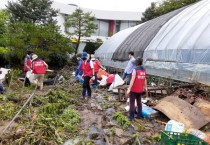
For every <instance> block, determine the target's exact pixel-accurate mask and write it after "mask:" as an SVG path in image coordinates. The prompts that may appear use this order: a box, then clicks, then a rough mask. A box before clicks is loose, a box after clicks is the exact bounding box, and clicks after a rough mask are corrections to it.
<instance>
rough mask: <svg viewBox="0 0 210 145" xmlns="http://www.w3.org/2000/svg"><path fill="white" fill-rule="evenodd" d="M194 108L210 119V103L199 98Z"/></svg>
mask: <svg viewBox="0 0 210 145" xmlns="http://www.w3.org/2000/svg"><path fill="white" fill-rule="evenodd" d="M193 106H195V107H197V108H198V109H199V110H201V112H202V113H203V114H204V115H205V116H208V117H209V118H210V102H208V101H206V100H203V99H201V98H197V99H196V100H195V103H194V104H193Z"/></svg>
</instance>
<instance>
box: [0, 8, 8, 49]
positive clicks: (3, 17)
mask: <svg viewBox="0 0 210 145" xmlns="http://www.w3.org/2000/svg"><path fill="white" fill-rule="evenodd" d="M7 22H8V13H7V11H6V10H1V11H0V46H5V38H4V35H3V34H4V33H5V32H6V29H7Z"/></svg>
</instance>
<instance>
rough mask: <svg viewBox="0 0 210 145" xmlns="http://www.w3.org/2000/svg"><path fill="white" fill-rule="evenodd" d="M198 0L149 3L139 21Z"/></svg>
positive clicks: (167, 0) (171, 0)
mask: <svg viewBox="0 0 210 145" xmlns="http://www.w3.org/2000/svg"><path fill="white" fill-rule="evenodd" d="M198 1H200V0H164V1H163V2H161V3H151V6H150V7H149V8H147V9H146V10H145V12H144V13H143V14H142V15H143V17H142V18H141V23H143V22H146V21H148V20H151V19H154V18H156V17H159V16H161V15H164V14H166V13H169V12H171V11H174V10H176V9H179V8H182V7H185V6H187V5H190V4H193V3H195V2H198Z"/></svg>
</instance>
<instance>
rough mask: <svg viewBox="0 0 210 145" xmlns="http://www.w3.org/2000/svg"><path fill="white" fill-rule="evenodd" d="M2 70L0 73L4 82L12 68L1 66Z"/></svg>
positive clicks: (0, 69)
mask: <svg viewBox="0 0 210 145" xmlns="http://www.w3.org/2000/svg"><path fill="white" fill-rule="evenodd" d="M0 71H1V72H2V73H1V74H0V81H1V82H3V81H4V80H5V77H6V75H7V74H8V73H9V71H10V69H6V68H0Z"/></svg>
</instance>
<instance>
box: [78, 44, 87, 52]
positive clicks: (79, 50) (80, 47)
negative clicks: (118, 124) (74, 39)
mask: <svg viewBox="0 0 210 145" xmlns="http://www.w3.org/2000/svg"><path fill="white" fill-rule="evenodd" d="M85 46H86V43H80V44H79V48H78V50H77V53H82V52H83V50H84V48H85Z"/></svg>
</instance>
